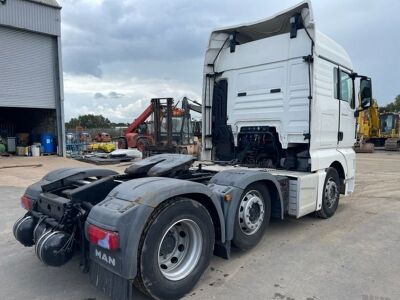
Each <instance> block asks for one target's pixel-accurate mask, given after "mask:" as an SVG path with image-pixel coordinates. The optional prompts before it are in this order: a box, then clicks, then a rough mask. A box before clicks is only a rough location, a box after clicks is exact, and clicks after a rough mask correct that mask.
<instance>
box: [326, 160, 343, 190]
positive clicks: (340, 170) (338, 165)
mask: <svg viewBox="0 0 400 300" xmlns="http://www.w3.org/2000/svg"><path fill="white" fill-rule="evenodd" d="M329 167H330V168H333V169H335V170H336V172H337V173H338V175H339V179H340V193H341V194H344V193H345V189H346V184H345V180H346V173H345V171H344V168H343V165H342V164H341V163H340V162H339V161H337V160H335V161H334V162H333V163H331V165H330V166H329Z"/></svg>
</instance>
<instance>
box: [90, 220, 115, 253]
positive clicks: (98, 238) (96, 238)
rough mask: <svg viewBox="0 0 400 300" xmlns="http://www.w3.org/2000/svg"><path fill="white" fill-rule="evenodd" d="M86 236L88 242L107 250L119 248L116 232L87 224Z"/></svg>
mask: <svg viewBox="0 0 400 300" xmlns="http://www.w3.org/2000/svg"><path fill="white" fill-rule="evenodd" d="M87 237H88V239H89V242H91V243H92V244H94V245H97V246H100V247H102V248H105V249H108V250H117V249H118V248H119V235H118V232H114V231H108V230H105V229H102V228H100V227H97V226H95V225H92V224H89V225H88V226H87Z"/></svg>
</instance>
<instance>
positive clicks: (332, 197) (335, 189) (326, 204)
mask: <svg viewBox="0 0 400 300" xmlns="http://www.w3.org/2000/svg"><path fill="white" fill-rule="evenodd" d="M339 196H340V178H339V174H338V172H337V171H336V169H334V168H328V171H327V172H326V177H325V184H324V192H323V195H322V207H321V210H319V211H317V216H318V217H320V218H323V219H328V218H330V217H332V216H333V215H334V214H335V212H336V209H337V207H338V205H339Z"/></svg>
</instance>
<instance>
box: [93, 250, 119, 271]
mask: <svg viewBox="0 0 400 300" xmlns="http://www.w3.org/2000/svg"><path fill="white" fill-rule="evenodd" d="M94 256H96V257H97V258H99V259H101V260H102V261H104V262H106V263H108V264H110V265H112V266H113V267H115V258H113V257H111V256H109V255H107V254H105V253H102V252H101V251H100V250H97V249H95V252H94Z"/></svg>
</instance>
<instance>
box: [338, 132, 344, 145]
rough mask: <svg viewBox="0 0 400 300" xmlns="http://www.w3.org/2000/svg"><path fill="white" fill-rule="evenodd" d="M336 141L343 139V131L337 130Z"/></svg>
mask: <svg viewBox="0 0 400 300" xmlns="http://www.w3.org/2000/svg"><path fill="white" fill-rule="evenodd" d="M338 141H339V142H340V141H343V131H339V132H338Z"/></svg>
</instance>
